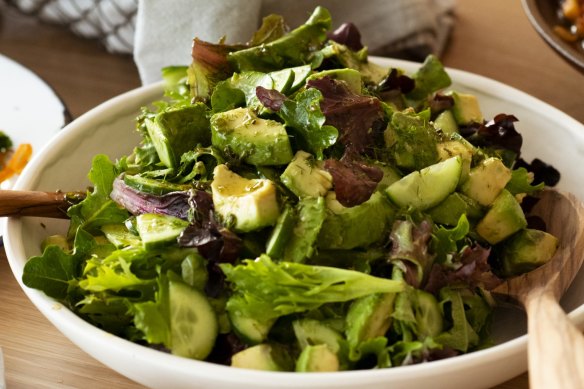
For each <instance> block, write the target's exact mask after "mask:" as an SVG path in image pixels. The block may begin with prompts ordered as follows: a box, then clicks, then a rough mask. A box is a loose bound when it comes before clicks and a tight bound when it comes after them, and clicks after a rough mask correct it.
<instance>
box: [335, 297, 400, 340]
mask: <svg viewBox="0 0 584 389" xmlns="http://www.w3.org/2000/svg"><path fill="white" fill-rule="evenodd" d="M395 296H396V294H395V293H376V294H371V295H369V296H365V297H361V298H359V299H357V300H355V301H353V302H352V303H351V306H350V307H349V312H348V313H347V328H346V330H345V335H346V337H347V341H348V343H349V347H351V349H356V348H357V347H358V346H359V344H360V343H361V342H364V341H366V340H369V339H373V338H376V337H378V336H383V335H385V333H386V332H387V330H388V329H389V327H390V325H391V320H392V318H391V315H392V313H393V308H394V301H395Z"/></svg>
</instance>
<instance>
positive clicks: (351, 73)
mask: <svg viewBox="0 0 584 389" xmlns="http://www.w3.org/2000/svg"><path fill="white" fill-rule="evenodd" d="M323 77H329V78H332V79H333V80H340V81H344V82H345V83H346V84H347V86H348V87H349V90H351V91H352V92H353V93H355V94H358V95H360V94H361V93H362V92H361V72H359V71H358V70H355V69H349V68H345V69H329V70H323V71H322V72H318V73H314V74H312V75H310V76H309V77H308V79H307V81H310V80H316V79H319V78H323Z"/></svg>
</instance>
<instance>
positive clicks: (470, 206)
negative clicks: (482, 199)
mask: <svg viewBox="0 0 584 389" xmlns="http://www.w3.org/2000/svg"><path fill="white" fill-rule="evenodd" d="M427 213H428V215H430V217H431V218H432V220H433V221H434V222H436V223H440V224H446V225H448V226H456V225H457V224H458V220H459V219H460V217H461V216H462V215H463V214H464V215H466V216H467V218H468V219H470V220H478V219H480V218H481V217H482V216H483V214H484V212H483V209H482V207H481V205H480V204H479V203H477V202H476V201H475V200H473V199H471V198H470V197H468V196H465V195H463V194H462V193H459V192H454V193H452V194H450V195H449V196H448V197H446V199H444V201H442V202H441V203H440V204H438V205H437V206H435V207H434V208H431V209H429V210H428V211H427Z"/></svg>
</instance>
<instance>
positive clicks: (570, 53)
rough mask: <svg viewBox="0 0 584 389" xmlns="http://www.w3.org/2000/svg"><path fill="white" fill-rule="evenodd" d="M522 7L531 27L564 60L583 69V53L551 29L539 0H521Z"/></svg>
mask: <svg viewBox="0 0 584 389" xmlns="http://www.w3.org/2000/svg"><path fill="white" fill-rule="evenodd" d="M522 3H523V9H524V10H525V13H526V15H527V18H528V19H529V21H530V23H531V25H532V27H533V28H534V29H535V30H536V31H537V33H538V34H539V35H540V36H541V37H542V38H543V39H544V41H545V42H546V43H547V44H548V45H549V46H550V47H551V48H553V49H554V50H556V51H557V52H558V53H559V54H560V55H561V56H562V57H563V58H564V59H565V60H567V61H568V62H569V63H570V64H571V65H572V66H574V67H576V68H577V69H578V70H580V71H584V54H583V53H580V52H579V51H578V50H577V49H576V48H574V47H572V45H570V43H569V42H565V41H564V40H563V39H561V38H560V37H559V36H558V35H557V34H556V33H555V32H554V31H553V29H552V27H551V26H550V24H549V23H548V21H547V19H546V18H545V17H544V16H543V14H542V12H541V9H540V7H539V0H522Z"/></svg>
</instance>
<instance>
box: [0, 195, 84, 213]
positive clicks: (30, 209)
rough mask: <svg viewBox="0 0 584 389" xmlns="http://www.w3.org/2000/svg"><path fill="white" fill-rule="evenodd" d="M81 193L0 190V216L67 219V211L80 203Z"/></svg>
mask: <svg viewBox="0 0 584 389" xmlns="http://www.w3.org/2000/svg"><path fill="white" fill-rule="evenodd" d="M84 197H85V194H83V193H81V192H67V193H65V192H36V191H18V190H0V216H41V217H52V218H61V219H64V218H67V209H68V208H69V207H70V206H71V205H73V204H75V203H77V202H79V201H81V200H82V199H83V198H84Z"/></svg>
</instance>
